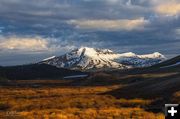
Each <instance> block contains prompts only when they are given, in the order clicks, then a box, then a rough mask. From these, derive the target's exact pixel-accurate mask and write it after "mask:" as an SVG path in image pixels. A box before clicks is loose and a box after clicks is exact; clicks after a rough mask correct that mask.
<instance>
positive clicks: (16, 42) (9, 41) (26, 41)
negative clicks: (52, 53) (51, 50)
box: [0, 37, 48, 51]
mask: <svg viewBox="0 0 180 119" xmlns="http://www.w3.org/2000/svg"><path fill="white" fill-rule="evenodd" d="M0 49H1V50H2V49H4V50H24V51H42V50H48V41H46V40H44V39H42V38H40V37H35V38H19V37H9V38H7V37H1V40H0Z"/></svg>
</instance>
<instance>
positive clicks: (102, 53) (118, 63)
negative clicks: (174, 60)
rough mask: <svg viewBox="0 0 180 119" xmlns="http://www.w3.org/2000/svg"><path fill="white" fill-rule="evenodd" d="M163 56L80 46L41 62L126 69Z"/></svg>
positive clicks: (72, 67) (143, 65) (71, 66)
mask: <svg viewBox="0 0 180 119" xmlns="http://www.w3.org/2000/svg"><path fill="white" fill-rule="evenodd" d="M164 58H165V57H164V56H163V55H162V54H160V53H159V52H155V53H152V54H146V55H137V54H135V53H132V52H128V53H122V54H119V53H114V52H113V51H112V50H109V49H97V48H90V47H81V48H79V49H76V50H73V51H71V52H69V53H67V54H65V55H62V56H59V57H54V56H53V57H50V58H47V59H45V60H43V61H42V63H45V64H50V65H53V66H56V67H60V68H61V67H63V68H70V69H77V70H92V69H127V68H133V67H146V66H151V65H154V64H157V63H159V62H161V61H162V60H164Z"/></svg>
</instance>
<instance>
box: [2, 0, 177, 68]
mask: <svg viewBox="0 0 180 119" xmlns="http://www.w3.org/2000/svg"><path fill="white" fill-rule="evenodd" d="M82 46H88V47H96V48H106V49H111V50H114V51H116V52H120V53H123V52H134V53H137V54H144V53H152V52H156V51H157V52H160V53H162V54H164V55H165V56H167V57H169V58H170V57H173V56H176V55H178V54H180V52H179V51H180V0H0V65H16V64H24V63H31V62H36V61H39V60H42V59H43V58H46V57H49V56H52V55H61V54H63V53H66V52H68V51H71V50H72V49H75V48H78V47H82Z"/></svg>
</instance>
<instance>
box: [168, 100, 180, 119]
mask: <svg viewBox="0 0 180 119" xmlns="http://www.w3.org/2000/svg"><path fill="white" fill-rule="evenodd" d="M179 111H180V106H179V104H165V116H166V118H165V119H180V112H179Z"/></svg>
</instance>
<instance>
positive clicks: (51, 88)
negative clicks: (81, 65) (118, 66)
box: [0, 80, 164, 119]
mask: <svg viewBox="0 0 180 119" xmlns="http://www.w3.org/2000/svg"><path fill="white" fill-rule="evenodd" d="M70 83H71V80H66V81H64V80H18V81H10V82H8V83H6V84H5V85H3V86H1V87H0V119H164V114H163V112H154V113H153V112H152V111H149V110H148V109H147V107H148V105H150V104H151V103H152V102H153V101H154V100H152V99H141V98H134V99H125V98H122V97H121V98H117V97H114V96H112V95H109V94H108V93H107V94H106V92H111V91H113V90H116V89H119V88H121V87H123V85H110V86H108V85H107V86H73V85H72V86H66V85H67V84H70Z"/></svg>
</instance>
